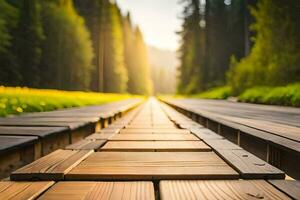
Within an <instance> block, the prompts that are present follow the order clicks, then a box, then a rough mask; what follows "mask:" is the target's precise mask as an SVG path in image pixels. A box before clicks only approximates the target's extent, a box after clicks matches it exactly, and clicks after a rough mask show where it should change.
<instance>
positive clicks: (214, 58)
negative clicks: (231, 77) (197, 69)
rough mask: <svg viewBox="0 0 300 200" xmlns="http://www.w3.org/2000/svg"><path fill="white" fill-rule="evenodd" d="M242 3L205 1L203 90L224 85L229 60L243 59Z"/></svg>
mask: <svg viewBox="0 0 300 200" xmlns="http://www.w3.org/2000/svg"><path fill="white" fill-rule="evenodd" d="M245 12H246V9H245V1H244V0H232V1H230V5H226V4H225V3H224V1H220V0H207V1H206V8H205V20H206V29H205V33H206V34H205V41H206V46H205V57H204V60H205V85H206V87H205V88H206V89H207V88H211V87H216V86H220V85H224V84H225V78H226V77H225V73H226V71H227V70H228V69H229V61H230V57H231V56H232V55H234V56H235V57H237V58H238V59H240V58H241V57H243V56H244V43H245V42H244V37H245V35H244V34H245V19H244V16H245Z"/></svg>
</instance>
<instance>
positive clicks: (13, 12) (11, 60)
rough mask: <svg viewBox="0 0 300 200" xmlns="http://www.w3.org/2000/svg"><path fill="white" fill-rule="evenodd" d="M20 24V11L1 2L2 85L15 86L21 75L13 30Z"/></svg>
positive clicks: (0, 0) (0, 48) (0, 60)
mask: <svg viewBox="0 0 300 200" xmlns="http://www.w3.org/2000/svg"><path fill="white" fill-rule="evenodd" d="M17 22H18V10H17V9H16V8H14V7H13V6H12V5H10V4H8V3H7V2H6V1H5V0H0V71H1V73H0V84H1V85H10V86H15V85H19V84H20V81H21V73H20V70H19V66H18V65H17V63H16V58H15V56H14V53H13V49H12V47H13V30H14V29H15V28H16V25H17Z"/></svg>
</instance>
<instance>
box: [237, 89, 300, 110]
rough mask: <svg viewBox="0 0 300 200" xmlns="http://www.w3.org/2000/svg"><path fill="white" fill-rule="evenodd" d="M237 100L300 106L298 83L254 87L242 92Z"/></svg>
mask: <svg viewBox="0 0 300 200" xmlns="http://www.w3.org/2000/svg"><path fill="white" fill-rule="evenodd" d="M238 100H239V101H241V102H248V103H260V104H271V105H284V106H294V107H300V83H294V84H289V85H287V86H281V87H254V88H251V89H248V90H246V91H245V92H243V93H242V94H241V95H240V96H239V97H238Z"/></svg>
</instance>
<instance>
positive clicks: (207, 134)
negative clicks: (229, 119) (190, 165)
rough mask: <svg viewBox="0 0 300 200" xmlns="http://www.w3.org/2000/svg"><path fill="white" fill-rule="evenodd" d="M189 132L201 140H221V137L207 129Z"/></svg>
mask: <svg viewBox="0 0 300 200" xmlns="http://www.w3.org/2000/svg"><path fill="white" fill-rule="evenodd" d="M191 132H192V133H193V134H194V135H196V136H197V137H198V138H200V139H201V140H215V139H218V140H219V139H223V137H222V136H220V135H218V134H217V133H215V132H213V131H211V130H209V129H207V128H197V129H191Z"/></svg>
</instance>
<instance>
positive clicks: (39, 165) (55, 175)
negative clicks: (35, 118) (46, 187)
mask: <svg viewBox="0 0 300 200" xmlns="http://www.w3.org/2000/svg"><path fill="white" fill-rule="evenodd" d="M92 152H93V151H88V150H81V151H71V150H57V151H55V152H53V153H51V154H49V155H47V156H44V157H42V158H40V159H38V160H36V161H34V162H32V163H30V164H28V165H26V166H24V167H22V168H20V169H18V170H16V171H15V172H13V173H12V174H11V176H10V178H11V180H24V181H28V180H63V179H64V175H65V174H66V173H67V172H69V171H70V170H71V169H72V168H74V167H75V166H76V165H78V164H79V163H80V162H81V161H82V160H83V159H85V158H86V157H87V156H89V155H90V154H91V153H92Z"/></svg>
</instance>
